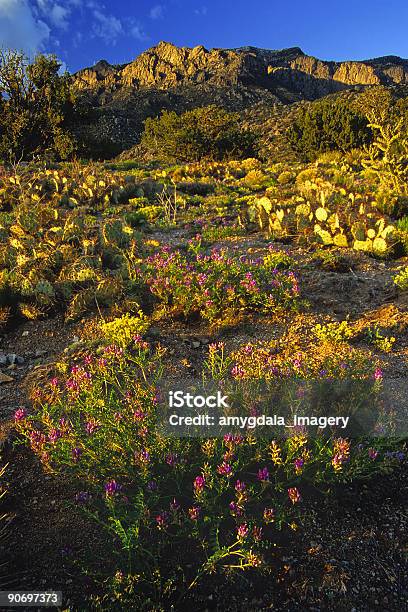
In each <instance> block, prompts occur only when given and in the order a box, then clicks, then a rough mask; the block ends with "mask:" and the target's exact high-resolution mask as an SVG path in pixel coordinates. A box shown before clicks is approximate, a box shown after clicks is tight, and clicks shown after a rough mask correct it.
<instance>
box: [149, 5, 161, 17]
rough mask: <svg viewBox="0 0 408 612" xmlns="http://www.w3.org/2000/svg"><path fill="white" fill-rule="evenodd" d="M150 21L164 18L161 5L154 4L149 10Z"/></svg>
mask: <svg viewBox="0 0 408 612" xmlns="http://www.w3.org/2000/svg"><path fill="white" fill-rule="evenodd" d="M149 15H150V19H153V20H156V19H163V17H164V6H163V5H162V4H156V6H153V7H152V8H151V9H150V13H149Z"/></svg>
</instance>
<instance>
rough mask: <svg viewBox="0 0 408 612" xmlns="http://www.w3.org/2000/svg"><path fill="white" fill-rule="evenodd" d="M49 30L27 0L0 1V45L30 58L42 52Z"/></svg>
mask: <svg viewBox="0 0 408 612" xmlns="http://www.w3.org/2000/svg"><path fill="white" fill-rule="evenodd" d="M49 37H50V28H49V27H48V25H47V24H46V23H44V21H42V20H41V19H38V18H37V16H36V15H35V13H34V11H33V9H32V7H31V6H30V5H29V3H28V1H27V0H0V45H1V46H2V47H4V48H10V49H18V50H20V51H24V52H25V53H27V54H28V55H30V56H32V55H35V54H36V53H38V52H39V51H42V50H44V47H45V44H46V43H47V41H48V40H49Z"/></svg>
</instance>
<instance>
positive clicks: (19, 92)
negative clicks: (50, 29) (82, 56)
mask: <svg viewBox="0 0 408 612" xmlns="http://www.w3.org/2000/svg"><path fill="white" fill-rule="evenodd" d="M60 67H61V63H60V62H58V60H57V58H56V57H54V56H45V55H37V56H36V57H35V59H34V60H33V61H31V62H30V61H29V60H28V59H27V58H26V57H25V56H24V55H23V54H22V53H19V52H17V51H1V52H0V99H1V112H0V158H3V159H7V160H10V159H11V160H15V159H21V158H31V157H32V156H33V155H36V154H39V153H42V154H44V153H51V154H52V155H54V156H56V157H58V158H60V159H66V158H68V157H70V156H71V155H72V154H73V152H74V149H75V143H74V139H73V136H72V134H71V133H70V131H69V130H68V127H67V124H68V121H69V119H70V115H72V112H73V104H74V99H73V94H72V92H71V85H70V77H69V75H68V74H65V75H62V76H61V75H60V74H59V69H60Z"/></svg>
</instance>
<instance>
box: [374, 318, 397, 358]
mask: <svg viewBox="0 0 408 612" xmlns="http://www.w3.org/2000/svg"><path fill="white" fill-rule="evenodd" d="M367 337H368V340H369V341H370V342H371V344H373V345H374V346H375V347H377V348H378V349H380V351H383V352H384V353H390V352H391V351H392V347H393V346H394V343H395V342H396V338H395V337H394V336H384V335H383V334H382V330H381V328H380V326H379V325H378V323H374V324H372V325H370V326H369V327H368V328H367Z"/></svg>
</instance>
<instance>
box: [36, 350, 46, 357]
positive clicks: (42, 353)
mask: <svg viewBox="0 0 408 612" xmlns="http://www.w3.org/2000/svg"><path fill="white" fill-rule="evenodd" d="M47 352H48V351H45V350H41V349H38V350H37V351H35V356H36V357H43V356H44V355H46V354H47Z"/></svg>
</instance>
